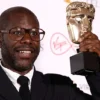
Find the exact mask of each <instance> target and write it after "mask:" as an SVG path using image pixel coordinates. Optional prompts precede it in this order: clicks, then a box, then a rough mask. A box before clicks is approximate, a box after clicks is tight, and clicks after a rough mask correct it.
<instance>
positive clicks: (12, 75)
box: [0, 62, 34, 91]
mask: <svg viewBox="0 0 100 100" xmlns="http://www.w3.org/2000/svg"><path fill="white" fill-rule="evenodd" d="M0 65H1V68H2V69H3V70H4V72H5V73H6V74H7V76H8V78H9V79H10V80H11V82H12V83H13V85H14V86H15V88H16V89H17V90H18V91H19V88H20V85H19V84H18V83H17V79H18V77H19V76H20V74H18V73H16V72H13V71H12V70H10V69H8V68H5V67H3V65H2V64H1V62H0ZM33 72H34V68H32V70H31V71H30V72H28V73H27V74H26V75H24V76H26V77H27V78H29V89H31V81H32V76H33Z"/></svg>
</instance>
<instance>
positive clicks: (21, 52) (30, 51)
mask: <svg viewBox="0 0 100 100" xmlns="http://www.w3.org/2000/svg"><path fill="white" fill-rule="evenodd" d="M19 52H20V53H31V51H19Z"/></svg>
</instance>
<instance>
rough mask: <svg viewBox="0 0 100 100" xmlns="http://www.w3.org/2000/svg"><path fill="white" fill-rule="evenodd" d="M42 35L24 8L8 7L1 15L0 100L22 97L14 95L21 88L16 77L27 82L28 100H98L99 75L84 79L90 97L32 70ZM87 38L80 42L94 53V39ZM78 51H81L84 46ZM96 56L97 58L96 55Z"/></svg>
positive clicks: (67, 81) (64, 79)
mask: <svg viewBox="0 0 100 100" xmlns="http://www.w3.org/2000/svg"><path fill="white" fill-rule="evenodd" d="M44 34H45V32H44V31H43V30H42V29H40V26H39V21H38V19H37V17H36V16H35V14H34V13H33V12H31V11H30V10H28V9H27V8H24V7H12V8H9V9H7V10H6V11H4V12H3V13H2V14H1V16H0V47H1V54H2V58H1V67H0V79H2V80H1V81H0V100H21V98H22V97H21V96H20V95H19V93H18V92H20V88H21V86H20V84H19V83H17V79H18V77H19V76H26V77H28V78H29V89H30V92H31V96H30V100H99V99H100V96H99V95H100V89H99V88H100V86H99V84H100V81H99V80H100V76H99V73H96V74H95V75H91V76H87V80H88V82H89V85H90V87H91V91H92V96H90V95H88V94H85V93H83V92H82V91H80V90H79V89H78V88H77V87H76V86H75V85H74V84H73V82H72V81H71V80H70V79H69V78H68V77H65V76H61V75H54V74H51V75H49V74H47V75H43V74H42V73H40V72H38V71H36V70H35V68H34V62H35V60H36V58H37V56H38V55H39V52H40V41H41V40H42V39H43V36H44ZM88 34H89V33H88ZM41 35H42V37H41ZM89 36H91V39H90V38H88V36H87V34H84V38H85V39H86V40H88V41H89V43H85V46H86V45H87V47H88V44H90V45H92V44H95V43H96V44H95V45H94V47H95V49H96V50H97V49H100V42H99V39H98V38H97V36H95V35H94V34H89ZM94 37H95V38H94ZM81 43H83V44H84V42H81ZM81 48H84V45H82V46H81V47H80V49H81ZM85 49H86V48H85ZM95 52H96V51H95ZM97 53H98V55H99V53H100V51H99V52H97ZM24 92H25V91H24ZM24 96H25V95H24ZM22 100H23V99H22ZM24 100H26V99H24ZM27 100H29V99H27Z"/></svg>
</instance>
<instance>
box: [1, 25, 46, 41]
mask: <svg viewBox="0 0 100 100" xmlns="http://www.w3.org/2000/svg"><path fill="white" fill-rule="evenodd" d="M0 32H1V33H9V34H8V35H9V38H11V39H12V40H17V41H18V40H21V39H22V38H23V37H24V35H25V34H27V33H28V34H30V36H31V39H32V40H33V41H41V40H42V39H43V38H44V35H45V31H44V30H43V29H38V28H32V29H25V28H19V27H15V28H12V29H10V30H1V31H0Z"/></svg>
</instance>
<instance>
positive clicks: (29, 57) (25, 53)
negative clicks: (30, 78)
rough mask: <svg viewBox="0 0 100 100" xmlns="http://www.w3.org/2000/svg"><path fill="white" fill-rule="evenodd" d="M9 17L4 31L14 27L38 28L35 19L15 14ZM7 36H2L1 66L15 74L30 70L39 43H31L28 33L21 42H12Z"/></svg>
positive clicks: (36, 54)
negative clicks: (15, 72)
mask: <svg viewBox="0 0 100 100" xmlns="http://www.w3.org/2000/svg"><path fill="white" fill-rule="evenodd" d="M10 17H11V18H10V21H9V24H8V27H7V28H6V30H10V29H12V28H14V27H20V28H25V29H32V28H39V25H38V22H37V20H36V18H35V17H32V16H30V15H26V16H24V14H18V15H17V14H16V15H15V16H10ZM8 34H9V33H7V34H6V33H3V34H2V41H1V42H2V43H1V53H2V63H3V65H4V66H5V67H7V68H9V69H11V70H13V71H17V72H23V71H29V70H31V68H32V64H33V63H34V61H35V60H36V58H37V56H38V54H39V51H40V42H36V41H33V40H32V39H31V36H30V35H29V33H28V34H25V35H24V37H23V38H22V39H21V40H14V39H13V40H12V39H11V38H9V35H8Z"/></svg>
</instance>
